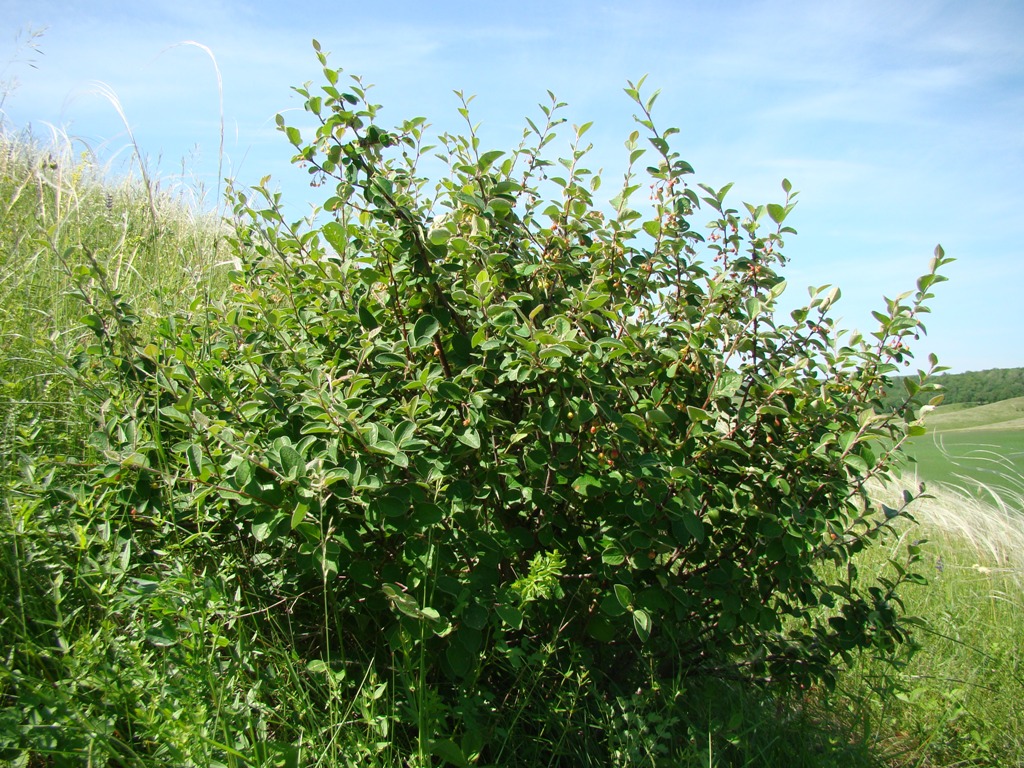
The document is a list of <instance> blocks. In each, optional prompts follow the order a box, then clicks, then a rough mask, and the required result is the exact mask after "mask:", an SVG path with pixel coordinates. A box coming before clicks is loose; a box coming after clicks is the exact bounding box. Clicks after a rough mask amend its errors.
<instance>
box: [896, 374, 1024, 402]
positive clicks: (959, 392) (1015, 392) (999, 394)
mask: <svg viewBox="0 0 1024 768" xmlns="http://www.w3.org/2000/svg"><path fill="white" fill-rule="evenodd" d="M934 381H935V382H936V383H937V384H941V385H942V394H943V396H944V399H943V401H942V402H943V404H944V405H947V406H948V405H955V404H958V403H959V404H966V405H969V406H972V405H988V404H990V403H999V402H1002V401H1004V400H1012V399H1014V398H1020V397H1024V368H990V369H988V370H984V371H967V372H965V373H943V374H939V375H938V376H936V377H935V378H934ZM904 396H905V391H904V389H903V384H902V381H901V379H895V380H894V381H893V383H892V385H891V386H890V387H889V389H888V393H887V395H886V397H885V399H884V400H883V404H884V405H885V406H886V407H889V408H892V407H895V406H896V405H898V404H899V403H900V402H902V400H903V398H904Z"/></svg>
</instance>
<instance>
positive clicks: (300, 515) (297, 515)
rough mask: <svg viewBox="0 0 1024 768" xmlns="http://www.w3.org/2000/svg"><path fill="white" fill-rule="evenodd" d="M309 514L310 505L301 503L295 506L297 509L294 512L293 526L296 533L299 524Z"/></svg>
mask: <svg viewBox="0 0 1024 768" xmlns="http://www.w3.org/2000/svg"><path fill="white" fill-rule="evenodd" d="M307 512H309V505H308V504H305V503H303V502H301V501H300V502H299V503H298V504H296V505H295V509H294V510H293V511H292V518H291V526H292V530H293V531H294V530H295V529H296V528H297V527H298V525H299V523H301V522H302V521H303V520H304V519H305V518H306V513H307Z"/></svg>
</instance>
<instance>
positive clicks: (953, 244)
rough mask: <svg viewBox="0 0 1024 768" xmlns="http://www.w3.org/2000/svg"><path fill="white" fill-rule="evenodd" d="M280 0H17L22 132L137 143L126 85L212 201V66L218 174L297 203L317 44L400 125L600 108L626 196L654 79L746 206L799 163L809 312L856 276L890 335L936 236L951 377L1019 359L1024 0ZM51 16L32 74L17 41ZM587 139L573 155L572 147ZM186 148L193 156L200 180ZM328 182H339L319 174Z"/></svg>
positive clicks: (166, 159)
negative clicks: (638, 105)
mask: <svg viewBox="0 0 1024 768" xmlns="http://www.w3.org/2000/svg"><path fill="white" fill-rule="evenodd" d="M285 6H286V4H285V3H281V2H256V1H250V2H242V1H240V0H203V1H202V2H197V1H196V0H175V1H173V2H169V1H168V0H150V1H149V2H133V3H115V2H90V3H80V2H58V1H52V0H33V2H28V1H27V0H0V16H2V18H5V19H7V20H8V22H7V24H6V25H5V27H6V28H7V35H6V38H3V37H0V67H3V70H2V71H0V79H3V80H10V79H11V78H12V77H16V78H17V80H18V81H19V87H18V89H17V90H16V91H14V92H13V93H11V94H10V95H9V96H8V98H7V100H6V102H5V104H4V111H5V113H6V114H5V119H6V122H7V124H8V126H14V127H23V126H25V125H28V124H31V125H32V127H33V130H34V132H35V133H36V134H37V135H39V136H44V135H45V133H46V131H47V130H48V128H47V125H48V124H49V125H53V126H56V127H58V128H60V129H61V130H62V131H65V132H66V133H67V134H69V135H72V136H75V137H78V138H80V139H81V140H82V141H83V142H85V143H87V144H88V145H89V146H90V147H93V148H94V149H96V150H97V151H98V152H99V153H100V154H101V156H102V157H103V158H104V159H110V158H113V160H112V162H114V163H116V162H118V161H119V160H122V161H126V160H127V158H128V156H129V152H128V150H127V146H128V138H127V135H126V132H125V128H124V126H123V124H122V123H121V120H120V118H119V117H118V115H117V113H116V111H115V110H114V108H113V107H112V105H111V104H110V102H109V101H108V100H106V99H104V98H103V97H102V96H100V95H98V93H97V88H98V86H97V83H98V82H99V83H104V84H105V85H106V86H108V87H109V88H110V89H111V90H112V92H113V93H115V94H116V96H117V98H118V100H119V101H120V103H121V106H122V108H123V111H124V113H125V115H126V116H127V119H128V121H129V123H130V125H131V127H132V130H133V132H134V134H135V138H136V140H137V141H138V143H139V145H140V146H141V148H142V150H143V152H145V153H146V154H147V155H148V156H149V158H150V167H151V169H153V170H154V172H155V173H156V174H157V175H159V176H160V177H161V178H162V179H163V181H162V183H163V184H165V185H173V184H182V185H185V186H186V187H187V188H195V187H196V185H197V184H202V185H205V187H206V188H207V189H208V190H210V193H209V194H210V197H208V200H210V201H211V204H213V203H214V202H215V199H214V197H215V195H214V192H215V190H216V187H217V183H216V180H217V162H218V144H219V121H220V107H219V93H218V82H217V75H216V73H215V70H214V67H213V64H212V62H211V60H210V57H209V55H208V54H207V52H206V51H205V50H204V49H203V48H200V47H197V46H195V45H176V44H178V43H183V42H185V41H193V42H196V43H200V44H201V45H202V46H205V47H206V48H207V49H208V50H209V51H210V52H211V53H212V55H213V56H214V57H215V58H216V61H217V64H218V66H219V68H220V73H221V77H222V88H223V102H224V110H223V115H224V120H225V126H226V138H225V154H224V163H225V167H224V173H225V175H231V176H233V177H236V178H237V179H238V180H240V181H241V182H243V183H254V182H256V181H258V180H259V179H260V178H261V177H262V176H264V175H266V174H272V175H273V178H274V183H275V184H277V185H278V186H280V188H281V190H282V191H283V193H284V195H285V198H286V199H287V200H288V201H289V202H290V204H292V205H293V208H292V210H294V212H295V215H296V217H298V216H299V215H301V214H303V213H304V212H306V211H307V210H308V205H309V203H314V202H317V201H318V200H319V199H321V198H319V197H317V192H318V191H317V190H310V189H309V188H308V186H306V184H305V176H304V174H303V173H302V172H300V171H296V170H293V169H292V168H291V167H290V166H289V162H288V161H289V157H290V152H289V149H290V147H289V145H288V144H287V143H286V142H285V140H284V138H283V137H282V136H281V134H280V133H278V132H277V131H276V130H275V127H274V115H275V114H276V113H277V112H285V114H286V115H287V116H288V117H289V118H290V119H291V120H292V121H295V122H296V123H297V124H299V125H302V124H303V122H302V116H301V115H300V114H299V113H298V112H295V111H292V112H288V111H289V110H296V109H297V108H298V107H299V105H300V100H299V99H298V97H297V96H295V95H294V94H293V93H292V92H291V90H290V87H291V86H293V85H300V84H302V83H303V82H305V81H313V83H314V85H315V84H317V83H318V82H319V81H318V77H319V75H320V68H319V65H318V64H317V62H316V59H315V58H314V56H313V53H312V49H311V46H310V41H311V39H312V38H314V37H315V38H317V39H318V40H320V42H321V44H322V45H323V48H324V49H325V50H327V51H331V63H332V66H334V67H342V68H344V69H345V70H346V72H348V73H350V74H359V75H362V76H363V77H364V78H365V80H366V81H367V82H369V83H373V84H375V90H374V93H375V95H376V101H377V102H378V103H380V104H383V105H384V110H383V113H382V119H383V120H384V121H385V122H388V121H392V122H394V123H398V122H400V121H401V120H402V119H405V118H409V117H413V116H421V115H422V116H424V117H426V118H427V119H428V120H429V122H430V123H431V124H432V125H433V126H434V129H435V130H436V131H438V132H440V131H453V132H461V131H462V130H463V128H464V123H462V122H461V120H462V119H461V117H460V116H459V115H458V114H457V111H456V109H457V106H458V100H457V99H456V97H455V96H454V95H453V93H452V91H453V90H455V89H458V90H462V91H464V92H465V93H466V94H475V95H476V98H475V100H474V102H473V104H472V109H473V119H474V120H475V121H478V122H481V123H482V125H481V136H482V140H483V144H484V145H485V147H486V148H496V149H509V148H511V147H512V146H514V145H515V144H516V143H518V140H519V137H520V135H521V132H522V128H523V126H524V125H525V123H524V120H523V117H524V116H525V115H530V116H531V117H535V116H536V115H537V114H538V110H537V104H538V103H539V102H541V101H546V98H547V97H546V91H547V90H548V89H550V90H552V91H554V92H555V93H556V94H557V96H558V97H559V98H560V99H561V100H563V101H566V102H568V104H569V107H568V108H567V110H566V111H565V113H564V114H565V116H566V117H567V118H568V121H569V123H583V122H587V121H591V120H592V121H594V127H593V128H592V129H591V131H590V133H589V134H588V138H589V139H590V140H591V141H592V142H593V143H594V150H593V152H592V155H591V158H590V162H589V164H588V166H589V167H590V168H591V169H594V170H596V169H598V168H603V170H604V175H605V182H606V183H605V186H604V189H608V190H609V193H608V194H609V195H611V194H614V190H615V189H616V187H617V186H618V184H617V181H618V179H619V178H620V177H621V173H622V170H623V169H624V162H625V157H626V152H625V150H624V149H623V146H622V142H623V141H624V140H625V138H626V137H627V135H628V134H629V132H630V131H631V130H632V129H633V122H632V114H633V110H632V109H631V104H630V102H629V100H628V98H627V97H626V96H625V94H623V93H622V88H623V87H624V86H625V85H626V81H627V80H636V79H637V78H639V77H641V76H643V75H645V74H646V75H647V76H648V79H647V87H648V88H649V89H654V88H658V89H660V90H661V96H660V98H659V100H658V103H657V106H656V109H655V118H656V122H657V123H658V124H659V126H661V127H663V128H664V127H668V126H675V127H678V128H679V129H680V130H681V133H680V134H679V135H678V136H676V137H675V143H674V145H675V147H676V148H677V149H678V150H679V151H680V152H681V154H682V155H683V157H684V158H686V159H687V160H689V161H690V162H691V163H692V164H693V166H694V167H695V169H696V171H697V172H696V176H695V181H699V182H704V183H707V184H711V185H713V186H716V187H718V186H722V185H724V184H726V183H728V182H735V187H734V188H733V192H732V194H731V195H730V198H729V199H730V200H731V201H732V203H733V205H734V206H735V207H740V203H741V201H749V202H753V203H762V202H775V201H779V200H780V198H781V190H780V188H779V184H780V182H781V180H782V179H783V178H784V177H785V178H789V179H790V180H791V181H792V182H793V185H794V187H795V188H796V189H798V190H800V197H799V198H798V199H799V201H800V203H799V205H798V206H797V208H796V210H795V211H794V213H793V214H792V217H791V219H789V220H787V223H790V222H792V223H793V226H795V227H796V229H797V230H798V232H799V235H798V236H796V237H790V238H789V240H788V241H787V246H788V247H787V249H786V252H787V255H788V256H789V257H790V258H791V260H792V261H791V266H790V267H789V270H788V274H787V277H788V278H789V286H790V287H789V291H788V292H787V294H789V295H791V296H792V297H791V298H790V299H789V301H790V302H791V303H793V304H795V303H796V302H797V301H800V300H802V299H803V297H804V296H806V293H805V291H804V289H805V287H806V286H808V285H821V284H825V283H831V284H835V285H839V286H840V287H841V288H842V291H843V299H842V301H841V302H840V304H839V306H838V310H839V312H838V314H839V315H840V316H841V317H842V318H843V319H844V325H845V326H846V327H849V328H860V329H861V330H864V331H868V330H872V328H873V323H872V320H871V317H870V312H871V310H872V309H880V308H881V305H882V296H883V295H888V296H892V295H895V294H897V293H900V292H902V291H904V290H909V289H911V288H912V287H913V285H914V280H915V279H916V277H917V276H918V275H919V274H921V272H923V271H924V269H925V268H926V267H927V263H928V260H929V258H930V257H931V254H932V251H933V249H934V247H935V245H936V244H937V243H941V244H942V245H943V247H944V248H945V249H946V252H947V254H949V255H951V256H954V257H955V258H956V259H957V262H956V263H954V264H953V265H951V266H950V267H949V268H947V274H948V276H949V277H950V282H948V283H944V284H942V285H940V286H938V288H937V296H936V298H935V299H934V300H933V301H932V309H933V315H932V317H931V318H930V321H929V323H928V328H929V335H928V336H927V337H926V338H925V339H923V340H922V341H921V342H920V344H919V346H918V348H917V352H918V358H919V361H921V362H922V364H923V361H924V360H925V357H926V355H927V353H928V352H935V353H936V354H938V356H939V359H940V362H941V363H942V364H944V365H947V366H950V367H951V369H953V370H955V371H964V370H979V369H983V368H991V367H1016V366H1022V365H1024V296H1022V295H1021V293H1022V291H1024V243H1022V234H1024V42H1022V41H1024V3H1021V2H1019V1H1018V0H1008V1H1007V2H995V1H990V0H980V1H979V2H972V3H969V4H968V3H962V2H940V1H939V0H914V2H909V1H907V2H893V0H885V1H880V0H856V1H854V2H846V0H830V1H829V2H825V3H823V2H820V0H791V1H788V2H787V1H785V0H782V1H773V2H754V1H740V2H696V1H695V0H676V1H670V0H660V1H655V0H632V1H631V2H621V3H616V2H601V1H596V2H582V1H580V2H560V1H559V0H549V1H548V2H535V1H534V0H520V1H519V2H516V3H507V4H497V3H485V2H444V3H428V2H422V0H421V1H420V2H405V1H404V0H398V1H397V2H390V3H366V2H360V3H355V2H349V1H348V0H335V2H317V1H313V2H305V3H300V4H297V5H296V7H297V8H298V10H290V11H289V10H286V8H285ZM30 26H31V27H35V28H43V27H45V29H46V31H45V33H44V35H43V36H42V37H41V38H40V39H39V41H38V42H39V46H40V51H39V53H37V54H35V55H33V56H32V58H33V59H34V61H35V68H32V67H30V66H28V65H27V62H26V61H25V60H24V59H25V58H27V57H28V54H27V53H26V52H25V51H22V52H21V56H20V60H15V61H13V62H11V63H8V64H6V65H5V64H4V62H7V61H8V59H10V58H11V57H13V56H15V55H16V54H17V53H18V51H17V46H16V39H15V38H16V34H17V33H18V30H19V29H24V28H27V27H30ZM568 141H569V136H568V132H567V133H566V135H565V137H564V141H563V142H560V143H559V142H556V144H555V145H554V147H555V148H557V149H566V148H567V147H568ZM183 164H184V168H185V173H184V176H185V178H184V179H182V178H181V177H182V169H183ZM322 191H323V190H320V192H322Z"/></svg>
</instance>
